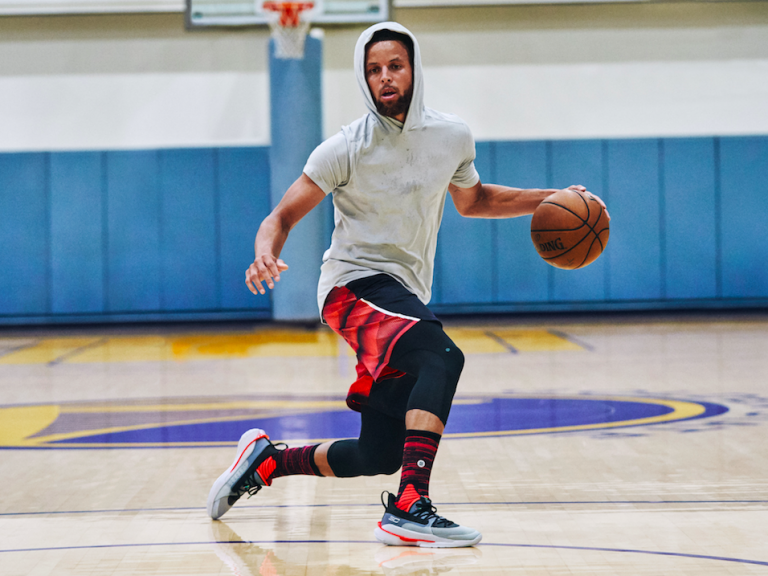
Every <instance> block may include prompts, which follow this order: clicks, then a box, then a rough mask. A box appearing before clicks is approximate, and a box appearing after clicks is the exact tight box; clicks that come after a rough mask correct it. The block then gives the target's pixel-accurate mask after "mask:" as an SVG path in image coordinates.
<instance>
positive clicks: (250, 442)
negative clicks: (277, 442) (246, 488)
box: [206, 428, 269, 520]
mask: <svg viewBox="0 0 768 576" xmlns="http://www.w3.org/2000/svg"><path fill="white" fill-rule="evenodd" d="M262 439H264V440H265V441H266V442H267V443H268V442H269V436H267V433H266V432H264V430H260V429H258V428H254V429H252V430H248V432H246V433H245V434H243V435H242V436H241V437H240V441H239V442H238V443H237V457H236V458H235V460H234V462H232V465H231V466H230V467H229V468H227V469H226V470H225V471H224V472H223V473H222V475H221V476H219V477H218V479H217V480H216V482H214V483H213V487H212V488H211V491H210V492H209V493H208V503H207V506H206V508H207V510H208V515H209V516H210V517H211V518H212V519H213V520H217V519H219V518H221V517H222V516H223V515H224V514H225V513H226V512H227V511H228V510H229V509H230V508H231V506H230V505H229V503H228V502H227V500H228V498H229V495H230V494H231V493H232V486H234V485H235V484H236V483H237V481H238V480H239V479H240V478H241V477H242V476H243V474H245V472H246V471H247V470H248V468H249V467H250V466H251V464H252V460H253V459H252V458H251V456H252V455H253V453H254V452H255V451H256V446H257V444H258V443H259V441H260V440H262ZM258 453H259V454H260V453H261V450H259V451H258Z"/></svg>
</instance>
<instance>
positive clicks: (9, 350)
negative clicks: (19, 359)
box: [0, 340, 42, 358]
mask: <svg viewBox="0 0 768 576" xmlns="http://www.w3.org/2000/svg"><path fill="white" fill-rule="evenodd" d="M40 342H42V340H35V341H34V342H29V343H27V344H20V345H19V346H14V347H13V348H6V349H4V350H1V351H0V358H2V357H3V356H8V355H9V354H13V353H14V352H19V351H20V350H25V349H27V348H34V347H35V346H37V345H38V344H40Z"/></svg>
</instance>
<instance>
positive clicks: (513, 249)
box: [489, 142, 551, 303]
mask: <svg viewBox="0 0 768 576" xmlns="http://www.w3.org/2000/svg"><path fill="white" fill-rule="evenodd" d="M495 152H496V154H495V168H496V174H495V181H491V182H489V183H491V184H503V185H505V186H512V187H515V188H546V187H547V186H548V180H549V158H548V151H547V143H546V142H497V143H496V144H495ZM496 229H497V238H498V244H497V250H496V255H495V257H496V262H497V264H496V266H497V269H498V274H497V284H496V289H495V291H494V293H495V296H496V302H510V303H531V302H533V303H536V302H547V301H549V298H550V268H551V267H550V266H549V265H548V264H546V263H545V262H544V261H543V260H542V259H541V258H540V257H539V255H538V254H537V253H536V250H535V249H534V247H533V242H532V241H531V217H530V216H521V217H519V218H513V219H504V220H497V221H496Z"/></svg>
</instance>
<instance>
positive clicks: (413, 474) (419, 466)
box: [395, 430, 440, 512]
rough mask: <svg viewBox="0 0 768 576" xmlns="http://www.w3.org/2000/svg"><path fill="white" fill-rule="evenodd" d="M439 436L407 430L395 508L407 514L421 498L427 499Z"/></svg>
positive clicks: (422, 431) (423, 431)
mask: <svg viewBox="0 0 768 576" xmlns="http://www.w3.org/2000/svg"><path fill="white" fill-rule="evenodd" d="M439 444H440V434H436V433H434V432H427V431H425V430H407V431H406V432H405V445H404V446H403V470H402V472H401V475H400V488H399V490H398V491H397V498H396V499H395V506H397V507H398V508H400V509H401V510H404V511H406V512H408V511H409V510H410V509H411V506H413V503H414V502H416V501H417V500H418V499H419V498H421V497H422V496H425V497H427V498H429V476H430V473H431V472H432V464H433V463H434V461H435V454H436V453H437V447H438V445H439Z"/></svg>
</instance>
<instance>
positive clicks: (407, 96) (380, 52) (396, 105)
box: [365, 40, 413, 122]
mask: <svg viewBox="0 0 768 576" xmlns="http://www.w3.org/2000/svg"><path fill="white" fill-rule="evenodd" d="M365 76H366V80H367V82H368V88H369V89H370V91H371V96H372V97H373V101H374V102H375V103H376V109H377V110H378V112H379V114H381V115H382V116H388V117H390V118H394V119H396V120H399V121H401V122H404V121H405V116H406V114H407V113H408V108H409V107H410V105H411V100H412V98H413V68H412V67H411V62H410V59H409V57H408V51H407V50H406V48H405V46H404V45H403V43H402V42H398V41H397V40H383V41H381V42H377V43H376V44H373V45H372V46H371V47H370V48H369V49H368V54H367V56H366V64H365Z"/></svg>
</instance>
